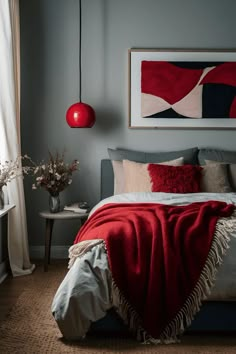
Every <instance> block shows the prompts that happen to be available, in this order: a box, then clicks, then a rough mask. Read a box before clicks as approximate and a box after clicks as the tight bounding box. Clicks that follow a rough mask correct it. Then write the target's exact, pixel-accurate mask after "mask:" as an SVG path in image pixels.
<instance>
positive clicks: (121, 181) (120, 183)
mask: <svg viewBox="0 0 236 354" xmlns="http://www.w3.org/2000/svg"><path fill="white" fill-rule="evenodd" d="M112 166H113V172H114V195H115V194H121V193H124V190H125V176H124V169H123V161H115V160H113V161H112Z"/></svg>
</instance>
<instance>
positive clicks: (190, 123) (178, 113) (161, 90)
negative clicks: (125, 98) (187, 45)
mask: <svg viewBox="0 0 236 354" xmlns="http://www.w3.org/2000/svg"><path fill="white" fill-rule="evenodd" d="M129 69H130V107H129V108H130V109H129V111H130V112H129V113H130V117H129V127H131V128H132V127H139V128H142V127H143V128H190V129H191V128H200V129H202V128H211V129H214V128H216V129H230V128H236V52H235V51H225V50H224V51H220V50H215V51H199V50H198V51H183V50H179V51H178V50H173V51H172V50H169V51H166V50H165V51H162V50H154V49H153V50H146V49H143V50H142V49H131V50H130V51H129Z"/></svg>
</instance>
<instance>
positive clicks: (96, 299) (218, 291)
mask: <svg viewBox="0 0 236 354" xmlns="http://www.w3.org/2000/svg"><path fill="white" fill-rule="evenodd" d="M208 200H218V201H225V202H226V203H228V204H235V205H236V194H235V193H193V194H173V193H151V192H150V193H126V194H120V195H115V196H112V197H109V198H106V199H104V200H102V201H101V202H100V203H98V204H97V205H96V206H95V207H94V208H93V209H92V211H91V213H90V216H91V215H92V214H93V213H94V211H95V210H97V209H98V208H99V207H101V206H103V205H105V204H108V203H139V202H142V203H143V202H145V203H155V202H156V203H163V204H170V205H185V204H189V203H192V202H202V201H208ZM229 245H230V247H229V249H228V251H227V253H226V255H225V257H224V261H223V264H222V265H221V266H220V269H219V271H218V273H217V277H216V282H215V286H214V288H213V289H212V293H211V295H210V296H209V298H208V300H211V301H215V300H218V301H236V256H235V255H236V230H235V231H234V232H233V233H232V234H231V237H230V244H229ZM111 307H112V299H111V273H110V270H109V266H108V261H107V256H106V253H105V251H104V247H103V243H102V241H99V240H96V244H95V245H93V244H91V245H90V246H89V247H87V248H86V252H85V253H84V254H83V256H81V257H78V258H77V259H76V261H75V262H74V264H73V266H72V267H71V269H70V270H69V271H68V273H67V275H66V276H65V278H64V280H63V281H62V283H61V284H60V286H59V288H58V290H57V292H56V294H55V297H54V299H53V303H52V313H53V316H54V318H55V320H56V322H57V324H58V326H59V328H60V331H61V333H62V335H63V336H64V337H65V338H67V339H79V338H82V337H84V336H85V335H86V333H87V331H88V329H89V327H90V325H91V322H95V321H97V320H99V319H101V318H102V317H104V316H105V315H106V311H107V310H109V309H110V308H111Z"/></svg>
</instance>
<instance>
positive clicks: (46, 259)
mask: <svg viewBox="0 0 236 354" xmlns="http://www.w3.org/2000/svg"><path fill="white" fill-rule="evenodd" d="M53 224H54V220H53V219H46V234H45V257H44V271H45V272H47V271H48V264H49V263H50V254H51V241H52V229H53Z"/></svg>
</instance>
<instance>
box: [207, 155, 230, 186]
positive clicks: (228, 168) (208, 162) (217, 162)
mask: <svg viewBox="0 0 236 354" xmlns="http://www.w3.org/2000/svg"><path fill="white" fill-rule="evenodd" d="M205 163H206V164H207V165H209V164H212V163H214V164H227V172H228V179H229V184H230V186H231V187H232V189H233V192H236V163H227V162H219V161H211V160H205Z"/></svg>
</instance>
